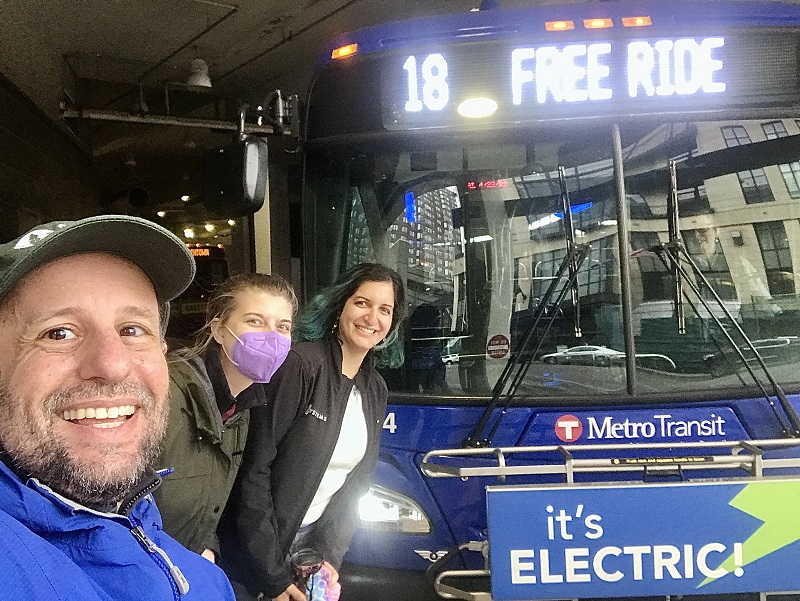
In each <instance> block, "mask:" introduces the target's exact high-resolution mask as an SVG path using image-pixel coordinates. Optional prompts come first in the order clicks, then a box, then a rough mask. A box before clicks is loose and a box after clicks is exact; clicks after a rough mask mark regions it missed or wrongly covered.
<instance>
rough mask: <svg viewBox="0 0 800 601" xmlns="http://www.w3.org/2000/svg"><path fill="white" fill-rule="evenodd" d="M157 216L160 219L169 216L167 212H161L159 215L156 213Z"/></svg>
mask: <svg viewBox="0 0 800 601" xmlns="http://www.w3.org/2000/svg"><path fill="white" fill-rule="evenodd" d="M156 215H158V216H159V217H166V216H167V212H166V211H159V212H158V213H156Z"/></svg>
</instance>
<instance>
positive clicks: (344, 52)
mask: <svg viewBox="0 0 800 601" xmlns="http://www.w3.org/2000/svg"><path fill="white" fill-rule="evenodd" d="M357 52H358V44H347V45H346V46H339V47H338V48H337V49H336V50H334V51H333V52H331V58H332V59H334V60H335V59H337V58H347V57H348V56H353V55H354V54H356V53H357Z"/></svg>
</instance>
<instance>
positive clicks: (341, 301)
mask: <svg viewBox="0 0 800 601" xmlns="http://www.w3.org/2000/svg"><path fill="white" fill-rule="evenodd" d="M365 282H390V283H391V284H392V288H393V289H394V310H393V311H392V326H391V328H390V330H389V333H388V334H387V335H386V338H385V339H384V340H383V342H381V343H380V344H378V345H376V346H375V347H374V348H373V349H372V351H371V352H372V353H374V355H375V357H376V360H377V361H376V366H377V367H392V368H396V367H400V366H401V365H402V364H403V360H404V352H403V341H402V339H401V338H400V334H399V331H400V323H401V322H402V321H403V317H404V316H405V310H406V293H405V287H404V286H403V280H401V279H400V276H399V275H397V272H395V271H394V270H393V269H390V268H388V267H386V266H385V265H381V264H379V263H359V264H358V265H355V266H354V267H351V268H350V269H348V270H347V271H346V272H345V273H344V274H342V276H341V277H340V278H339V279H338V280H337V281H336V283H335V284H333V285H332V286H329V287H328V288H325V289H324V290H323V291H322V292H320V293H319V294H317V295H316V296H315V297H314V298H313V299H311V302H309V303H308V305H307V306H306V307H305V308H304V309H303V310H302V311H301V313H300V316H299V317H298V318H297V320H296V321H295V326H294V332H295V334H296V335H297V336H298V338H300V339H303V340H322V339H324V338H328V337H329V336H332V335H333V330H334V326H335V325H336V324H337V322H338V321H339V316H340V315H341V314H342V310H343V309H344V306H345V303H347V300H348V299H349V298H350V297H351V296H353V295H354V294H355V293H356V290H358V289H359V288H360V287H361V285H362V284H364V283H365Z"/></svg>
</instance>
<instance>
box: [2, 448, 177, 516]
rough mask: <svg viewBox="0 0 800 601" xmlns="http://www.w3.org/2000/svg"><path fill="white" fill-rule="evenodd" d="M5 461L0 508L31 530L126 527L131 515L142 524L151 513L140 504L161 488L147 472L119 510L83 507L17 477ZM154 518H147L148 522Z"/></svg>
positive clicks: (147, 505) (33, 481)
mask: <svg viewBox="0 0 800 601" xmlns="http://www.w3.org/2000/svg"><path fill="white" fill-rule="evenodd" d="M8 460H9V459H8V456H7V455H4V456H3V460H2V461H0V507H2V510H3V511H4V512H6V513H8V514H9V515H11V516H13V517H14V518H15V519H17V520H19V521H20V522H22V523H24V524H26V525H27V526H28V527H30V528H32V529H34V530H41V529H45V530H47V531H52V532H69V531H73V530H81V529H84V528H90V527H93V524H96V522H95V520H96V518H97V517H104V518H109V519H112V520H114V521H117V522H120V521H122V523H125V524H126V525H128V524H129V523H130V521H129V519H130V518H131V517H132V516H133V515H135V517H136V518H137V519H139V520H143V519H145V514H146V513H147V512H148V508H150V507H152V508H153V509H154V504H153V503H145V504H142V503H141V502H142V500H143V499H145V498H147V497H148V496H149V494H150V493H151V492H152V491H154V490H155V489H156V488H158V486H159V485H160V484H161V478H160V477H159V476H158V474H157V473H156V472H154V471H152V470H148V471H147V472H146V473H145V474H144V475H143V476H142V478H141V479H140V480H139V482H138V483H137V484H136V486H135V487H134V488H133V489H132V491H131V493H130V494H129V495H128V498H126V499H125V500H123V501H122V503H121V504H120V507H119V510H115V508H114V507H87V506H85V505H82V504H80V503H78V502H77V501H74V500H72V499H69V498H67V497H65V496H64V495H62V494H60V493H58V492H56V491H54V490H53V489H52V488H50V487H49V486H47V485H46V484H44V483H42V482H40V481H39V480H38V479H36V478H33V477H30V476H27V477H24V476H20V475H19V473H18V470H17V471H14V470H12V469H11V468H10V467H9V464H8V463H7V461H8ZM153 509H150V511H152V510H153ZM154 517H155V516H152V515H151V516H150V519H153V518H154Z"/></svg>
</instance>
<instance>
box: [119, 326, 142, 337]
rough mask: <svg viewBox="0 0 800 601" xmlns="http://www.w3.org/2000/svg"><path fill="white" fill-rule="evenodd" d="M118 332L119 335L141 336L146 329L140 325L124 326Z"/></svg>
mask: <svg viewBox="0 0 800 601" xmlns="http://www.w3.org/2000/svg"><path fill="white" fill-rule="evenodd" d="M119 333H120V336H142V335H144V334H145V333H146V331H145V329H144V328H143V327H141V326H124V327H123V328H122V329H121V330H120V331H119Z"/></svg>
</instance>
